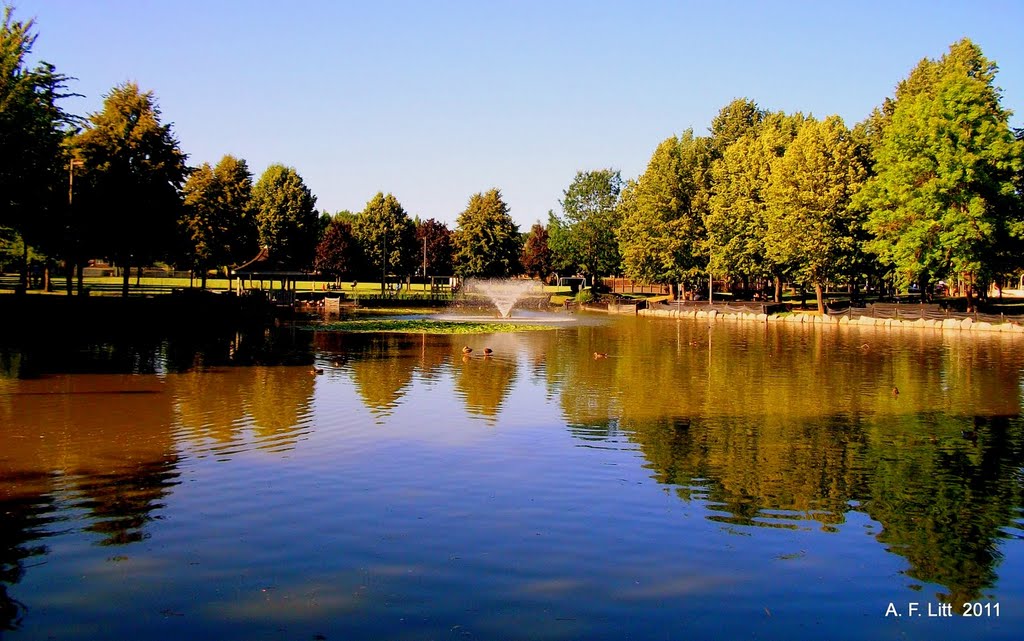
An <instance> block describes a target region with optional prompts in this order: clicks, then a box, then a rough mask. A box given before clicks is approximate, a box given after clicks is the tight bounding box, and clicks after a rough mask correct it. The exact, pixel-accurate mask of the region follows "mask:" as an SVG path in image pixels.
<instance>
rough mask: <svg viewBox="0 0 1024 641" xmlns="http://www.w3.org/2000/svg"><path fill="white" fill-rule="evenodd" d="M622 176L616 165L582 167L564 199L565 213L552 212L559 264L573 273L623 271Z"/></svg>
mask: <svg viewBox="0 0 1024 641" xmlns="http://www.w3.org/2000/svg"><path fill="white" fill-rule="evenodd" d="M621 191H622V176H621V175H620V173H619V172H618V171H617V170H614V169H599V170H594V171H578V172H576V177H575V178H574V179H573V181H572V183H571V184H570V185H569V188H568V189H566V190H565V191H564V192H563V194H564V200H562V203H561V204H562V212H563V215H562V216H561V217H558V216H555V215H554V214H551V215H550V219H549V224H548V227H549V229H550V239H549V242H550V245H551V250H552V253H553V255H554V261H555V264H557V265H558V266H559V267H560V268H563V269H568V270H569V271H571V272H573V273H582V274H588V275H593V276H606V275H610V274H615V273H617V272H618V271H619V266H620V263H621V257H620V256H619V248H618V243H617V240H616V238H615V230H616V229H617V228H618V226H619V214H620V212H619V211H618V209H617V205H618V201H619V193H620V192H621Z"/></svg>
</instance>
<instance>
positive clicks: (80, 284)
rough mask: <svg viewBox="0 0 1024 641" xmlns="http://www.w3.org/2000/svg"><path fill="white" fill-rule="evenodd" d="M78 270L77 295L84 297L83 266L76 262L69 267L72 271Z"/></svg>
mask: <svg viewBox="0 0 1024 641" xmlns="http://www.w3.org/2000/svg"><path fill="white" fill-rule="evenodd" d="M76 268H77V269H78V295H79V296H85V265H83V264H82V263H81V262H78V263H76V264H74V265H72V266H71V269H72V271H73V270H75V269H76Z"/></svg>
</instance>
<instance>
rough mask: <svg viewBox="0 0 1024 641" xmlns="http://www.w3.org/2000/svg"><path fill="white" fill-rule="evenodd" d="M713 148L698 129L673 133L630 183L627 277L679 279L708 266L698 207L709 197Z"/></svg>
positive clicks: (621, 232) (623, 245)
mask: <svg viewBox="0 0 1024 641" xmlns="http://www.w3.org/2000/svg"><path fill="white" fill-rule="evenodd" d="M708 152H709V150H708V147H707V141H706V139H698V138H695V137H694V135H693V132H692V131H687V132H685V133H684V134H683V136H681V137H679V138H676V137H671V138H668V139H667V140H665V141H663V142H662V143H661V144H660V145H658V148H657V149H656V150H655V151H654V155H653V156H652V157H651V161H650V163H649V164H648V165H647V170H646V171H645V172H644V173H643V174H642V175H641V176H640V178H639V179H638V180H637V181H636V182H635V184H630V185H627V187H626V189H625V190H624V192H623V195H622V197H621V198H620V204H619V210H620V213H621V216H622V223H621V225H620V226H619V229H618V232H617V237H618V241H619V250H620V251H621V253H622V263H623V267H624V268H625V272H626V275H627V276H629V277H631V278H636V279H638V280H642V281H647V282H661V283H665V282H668V283H676V282H679V281H682V280H685V279H688V278H693V277H694V276H696V275H697V274H699V273H700V272H702V271H703V269H704V268H705V267H706V265H707V258H706V254H705V253H704V250H703V247H702V244H703V238H704V235H705V233H704V225H703V221H702V216H701V212H700V211H699V209H698V207H699V204H700V202H701V199H702V198H704V197H705V196H706V195H705V194H704V193H703V189H702V172H703V167H704V166H705V163H706V161H707V158H708Z"/></svg>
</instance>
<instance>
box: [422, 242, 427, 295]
mask: <svg viewBox="0 0 1024 641" xmlns="http://www.w3.org/2000/svg"><path fill="white" fill-rule="evenodd" d="M423 289H424V290H426V289H427V237H426V236H424V237H423Z"/></svg>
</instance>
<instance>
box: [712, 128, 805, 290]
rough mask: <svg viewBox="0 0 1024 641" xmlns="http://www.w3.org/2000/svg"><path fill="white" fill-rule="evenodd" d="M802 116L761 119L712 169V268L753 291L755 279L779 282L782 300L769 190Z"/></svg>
mask: <svg viewBox="0 0 1024 641" xmlns="http://www.w3.org/2000/svg"><path fill="white" fill-rule="evenodd" d="M801 122H803V116H802V115H799V114H797V115H795V116H787V115H785V114H783V113H781V112H778V113H770V114H762V118H761V120H760V121H759V122H758V123H757V124H756V126H755V125H751V128H750V129H749V130H748V131H747V133H745V134H743V135H742V136H741V137H740V138H738V139H737V140H735V141H734V142H733V143H732V144H730V145H729V146H728V147H726V149H725V150H724V152H723V153H722V157H721V158H719V159H717V160H716V161H715V162H714V164H713V169H712V177H713V180H712V193H711V198H710V203H709V206H708V211H707V214H706V216H705V217H704V226H705V228H706V229H707V249H708V258H709V269H710V270H711V272H712V273H713V274H721V275H730V276H734V277H738V278H740V279H742V280H743V282H744V285H745V286H749V281H750V280H751V279H760V278H772V279H774V280H775V285H776V287H775V297H776V300H778V299H779V297H780V296H781V271H780V268H781V266H779V265H777V264H775V263H774V262H772V261H771V260H770V259H769V257H768V253H767V252H766V247H765V242H764V235H765V229H766V224H767V223H766V215H767V209H768V205H767V198H766V191H767V188H768V183H769V180H770V179H771V171H772V163H773V162H774V161H775V160H776V159H777V158H780V157H781V156H782V155H783V154H784V153H785V151H786V147H787V146H788V145H789V143H790V142H791V141H792V140H793V138H794V137H795V136H796V132H797V130H798V129H799V127H800V123H801Z"/></svg>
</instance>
